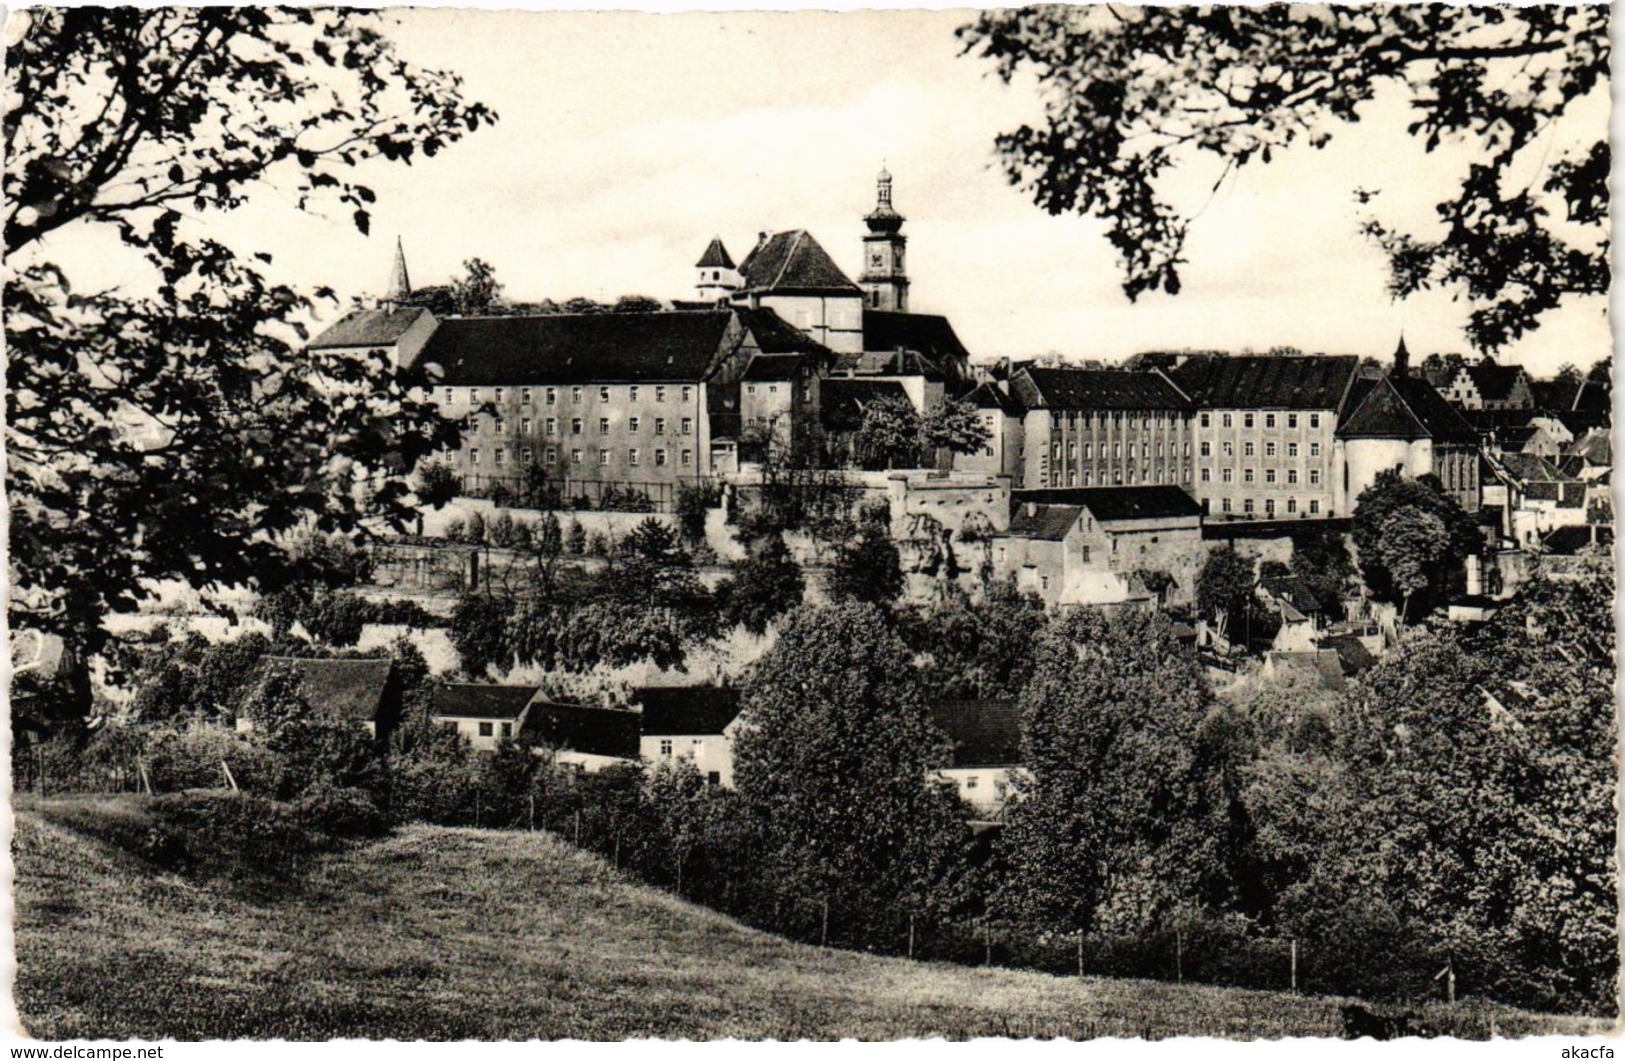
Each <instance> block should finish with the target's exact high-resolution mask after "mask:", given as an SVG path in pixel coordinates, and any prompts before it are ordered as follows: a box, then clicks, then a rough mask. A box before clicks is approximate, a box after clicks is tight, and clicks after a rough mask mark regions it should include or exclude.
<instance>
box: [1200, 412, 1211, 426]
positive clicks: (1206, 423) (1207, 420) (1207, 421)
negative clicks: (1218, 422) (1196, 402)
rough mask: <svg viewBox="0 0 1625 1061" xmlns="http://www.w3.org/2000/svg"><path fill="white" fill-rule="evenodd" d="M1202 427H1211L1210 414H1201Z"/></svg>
mask: <svg viewBox="0 0 1625 1061" xmlns="http://www.w3.org/2000/svg"><path fill="white" fill-rule="evenodd" d="M1202 426H1203V427H1212V426H1213V415H1212V414H1211V413H1203V414H1202Z"/></svg>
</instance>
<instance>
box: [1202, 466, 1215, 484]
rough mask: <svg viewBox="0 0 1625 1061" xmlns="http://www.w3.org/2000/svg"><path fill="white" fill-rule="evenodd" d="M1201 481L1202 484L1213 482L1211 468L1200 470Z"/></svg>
mask: <svg viewBox="0 0 1625 1061" xmlns="http://www.w3.org/2000/svg"><path fill="white" fill-rule="evenodd" d="M1202 481H1203V482H1204V483H1211V482H1212V481H1213V469H1212V468H1203V469H1202Z"/></svg>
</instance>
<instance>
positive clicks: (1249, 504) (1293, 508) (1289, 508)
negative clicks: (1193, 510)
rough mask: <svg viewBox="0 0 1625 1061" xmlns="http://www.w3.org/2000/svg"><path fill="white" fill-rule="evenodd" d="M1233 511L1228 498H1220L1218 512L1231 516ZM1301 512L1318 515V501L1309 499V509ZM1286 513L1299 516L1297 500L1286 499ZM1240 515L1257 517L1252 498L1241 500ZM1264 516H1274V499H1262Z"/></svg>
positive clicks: (1233, 507)
mask: <svg viewBox="0 0 1625 1061" xmlns="http://www.w3.org/2000/svg"><path fill="white" fill-rule="evenodd" d="M1202 508H1203V510H1204V511H1206V509H1207V502H1206V501H1203V502H1202ZM1235 510H1236V509H1235V505H1234V504H1233V503H1232V502H1231V500H1230V499H1229V498H1228V497H1226V498H1221V499H1220V500H1219V511H1220V512H1226V513H1232V514H1233V513H1234V512H1235ZM1303 511H1306V512H1308V513H1309V514H1310V515H1311V516H1318V515H1320V501H1319V500H1317V499H1315V498H1310V499H1309V507H1308V508H1307V509H1304V510H1303ZM1286 513H1287V515H1289V516H1296V515H1298V514H1299V509H1298V499H1297V498H1295V497H1289V498H1287V499H1286ZM1241 514H1242V515H1244V516H1256V515H1258V510H1257V509H1256V508H1255V507H1254V504H1253V499H1252V498H1250V497H1245V498H1242V500H1241ZM1264 515H1265V516H1273V515H1275V498H1273V497H1266V498H1265V499H1264Z"/></svg>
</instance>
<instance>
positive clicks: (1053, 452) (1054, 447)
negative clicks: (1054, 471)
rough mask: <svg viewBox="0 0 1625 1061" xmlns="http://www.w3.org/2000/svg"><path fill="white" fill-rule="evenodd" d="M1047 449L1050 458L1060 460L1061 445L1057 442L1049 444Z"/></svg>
mask: <svg viewBox="0 0 1625 1061" xmlns="http://www.w3.org/2000/svg"><path fill="white" fill-rule="evenodd" d="M1049 449H1050V456H1052V457H1054V458H1055V459H1056V460H1060V459H1061V444H1060V443H1059V442H1051V443H1050V444H1049Z"/></svg>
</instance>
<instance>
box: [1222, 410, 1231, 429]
mask: <svg viewBox="0 0 1625 1061" xmlns="http://www.w3.org/2000/svg"><path fill="white" fill-rule="evenodd" d="M1224 426H1225V427H1230V426H1231V419H1230V414H1229V413H1225V414H1224Z"/></svg>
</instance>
